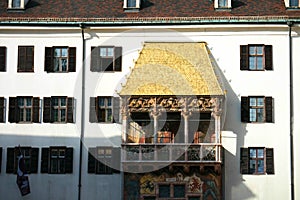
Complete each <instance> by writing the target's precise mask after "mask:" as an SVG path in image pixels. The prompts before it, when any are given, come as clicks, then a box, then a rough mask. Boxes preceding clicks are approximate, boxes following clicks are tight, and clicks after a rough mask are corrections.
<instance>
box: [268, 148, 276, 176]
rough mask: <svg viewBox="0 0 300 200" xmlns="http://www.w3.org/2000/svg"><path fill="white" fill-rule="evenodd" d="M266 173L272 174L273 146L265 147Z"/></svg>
mask: <svg viewBox="0 0 300 200" xmlns="http://www.w3.org/2000/svg"><path fill="white" fill-rule="evenodd" d="M266 173H267V174H274V151H273V148H267V149H266Z"/></svg>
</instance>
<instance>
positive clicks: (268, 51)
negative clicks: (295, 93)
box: [265, 45, 273, 70]
mask: <svg viewBox="0 0 300 200" xmlns="http://www.w3.org/2000/svg"><path fill="white" fill-rule="evenodd" d="M265 70H273V50H272V45H266V46H265Z"/></svg>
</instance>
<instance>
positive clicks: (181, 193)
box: [158, 183, 186, 199]
mask: <svg viewBox="0 0 300 200" xmlns="http://www.w3.org/2000/svg"><path fill="white" fill-rule="evenodd" d="M185 191H186V188H185V184H177V183H174V184H159V185H158V198H159V199H165V198H168V199H173V198H174V199H185Z"/></svg>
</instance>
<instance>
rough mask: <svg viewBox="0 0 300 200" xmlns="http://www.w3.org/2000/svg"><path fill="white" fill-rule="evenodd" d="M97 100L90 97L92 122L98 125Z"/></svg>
mask: <svg viewBox="0 0 300 200" xmlns="http://www.w3.org/2000/svg"><path fill="white" fill-rule="evenodd" d="M96 104H97V98H96V97H90V112H89V113H90V122H91V123H96V122H98V120H97V108H96V107H97V106H96Z"/></svg>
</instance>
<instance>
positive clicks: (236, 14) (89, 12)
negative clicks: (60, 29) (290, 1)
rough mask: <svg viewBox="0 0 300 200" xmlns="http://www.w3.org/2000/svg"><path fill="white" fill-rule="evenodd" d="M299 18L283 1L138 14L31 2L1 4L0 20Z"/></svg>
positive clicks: (178, 6)
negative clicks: (14, 7)
mask: <svg viewBox="0 0 300 200" xmlns="http://www.w3.org/2000/svg"><path fill="white" fill-rule="evenodd" d="M291 17H292V18H298V17H299V18H300V10H287V9H286V8H285V5H284V0H232V9H231V10H227V11H224V10H215V9H214V5H213V0H189V1H178V0H143V5H142V8H141V9H140V10H139V12H125V11H124V9H123V0H64V1H58V0H31V1H30V2H29V3H28V5H27V8H26V9H25V10H24V11H10V10H8V9H7V0H2V1H1V2H0V21H2V22H3V21H60V22H62V21H63V22H74V21H77V22H78V21H103V22H104V21H121V20H122V21H147V20H154V21H155V20H156V21H157V20H172V19H175V20H176V19H181V20H187V21H189V20H193V19H207V20H210V19H211V20H213V19H246V20H247V19H260V18H272V19H277V18H284V19H287V18H291Z"/></svg>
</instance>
